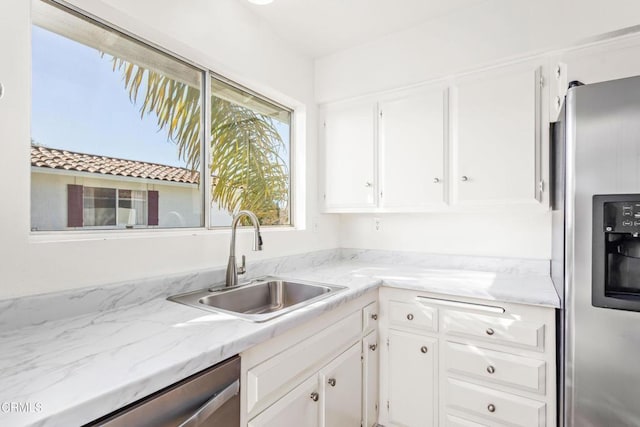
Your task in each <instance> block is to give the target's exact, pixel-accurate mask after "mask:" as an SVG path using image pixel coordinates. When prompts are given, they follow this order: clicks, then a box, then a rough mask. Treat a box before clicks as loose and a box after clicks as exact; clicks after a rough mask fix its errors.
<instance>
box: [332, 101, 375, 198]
mask: <svg viewBox="0 0 640 427" xmlns="http://www.w3.org/2000/svg"><path fill="white" fill-rule="evenodd" d="M376 109H377V107H376V105H375V103H364V104H355V105H349V106H339V107H338V106H331V107H330V108H327V109H326V111H325V120H324V148H325V169H324V173H325V191H324V199H325V208H326V209H327V210H331V209H341V208H342V209H357V208H360V209H362V208H368V207H371V208H372V207H375V206H376V204H377V199H376V193H377V191H376V174H375V124H376V119H375V117H376Z"/></svg>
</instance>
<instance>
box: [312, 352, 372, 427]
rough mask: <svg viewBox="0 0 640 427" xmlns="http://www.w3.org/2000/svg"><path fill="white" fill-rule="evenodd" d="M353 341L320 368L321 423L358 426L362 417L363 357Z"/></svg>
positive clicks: (325, 426)
mask: <svg viewBox="0 0 640 427" xmlns="http://www.w3.org/2000/svg"><path fill="white" fill-rule="evenodd" d="M360 345H361V344H360V343H357V344H354V345H353V346H351V347H350V348H349V350H347V351H345V352H344V353H342V354H341V355H340V356H338V357H337V358H336V359H334V360H333V361H332V362H331V363H329V364H328V365H327V366H325V367H324V368H323V369H322V370H321V371H320V376H319V377H320V383H321V389H322V393H321V403H322V409H321V414H320V419H321V421H320V425H321V426H322V427H338V426H345V427H348V426H359V425H360V422H361V420H362V360H361V358H360V355H361V353H360Z"/></svg>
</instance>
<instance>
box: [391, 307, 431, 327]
mask: <svg viewBox="0 0 640 427" xmlns="http://www.w3.org/2000/svg"><path fill="white" fill-rule="evenodd" d="M389 323H390V324H391V325H394V326H401V327H405V328H406V327H409V328H418V329H421V330H425V331H437V330H438V309H436V308H434V307H429V306H427V305H424V304H420V303H417V302H416V303H409V302H399V301H389Z"/></svg>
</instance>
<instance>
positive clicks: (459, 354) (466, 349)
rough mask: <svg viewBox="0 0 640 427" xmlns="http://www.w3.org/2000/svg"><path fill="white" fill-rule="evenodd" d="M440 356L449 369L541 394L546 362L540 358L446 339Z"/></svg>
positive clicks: (543, 391) (543, 385) (543, 386)
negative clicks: (442, 356)
mask: <svg viewBox="0 0 640 427" xmlns="http://www.w3.org/2000/svg"><path fill="white" fill-rule="evenodd" d="M444 355H445V357H444V360H445V363H446V366H447V371H449V372H454V373H460V374H465V375H470V376H474V377H476V378H481V379H483V380H486V381H491V382H495V383H498V384H503V385H506V386H510V387H515V388H520V389H524V390H527V391H534V392H537V393H540V394H544V393H545V375H546V363H545V362H544V361H542V360H536V359H530V358H528V357H522V356H515V355H512V354H509V353H503V352H501V351H493V350H488V349H484V348H481V347H478V346H475V345H473V346H471V345H466V344H459V343H454V342H447V344H446V345H445V347H444Z"/></svg>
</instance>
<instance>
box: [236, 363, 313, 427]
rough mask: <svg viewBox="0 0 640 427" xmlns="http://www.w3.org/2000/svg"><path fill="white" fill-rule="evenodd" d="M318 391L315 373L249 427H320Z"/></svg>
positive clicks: (255, 419)
mask: <svg viewBox="0 0 640 427" xmlns="http://www.w3.org/2000/svg"><path fill="white" fill-rule="evenodd" d="M318 391H319V390H318V376H317V375H314V376H313V377H311V378H309V379H308V380H306V381H305V382H304V383H302V384H300V385H299V386H298V387H296V388H295V389H293V390H292V391H290V392H289V393H287V394H285V395H284V396H283V397H282V398H281V399H280V400H278V401H277V402H276V403H274V404H273V405H271V406H270V407H268V408H267V409H266V410H265V411H264V412H262V413H261V414H260V415H258V416H257V417H255V418H254V419H252V420H251V421H249V424H248V427H318V425H319V413H320V412H319V411H320V395H319V393H318Z"/></svg>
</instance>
